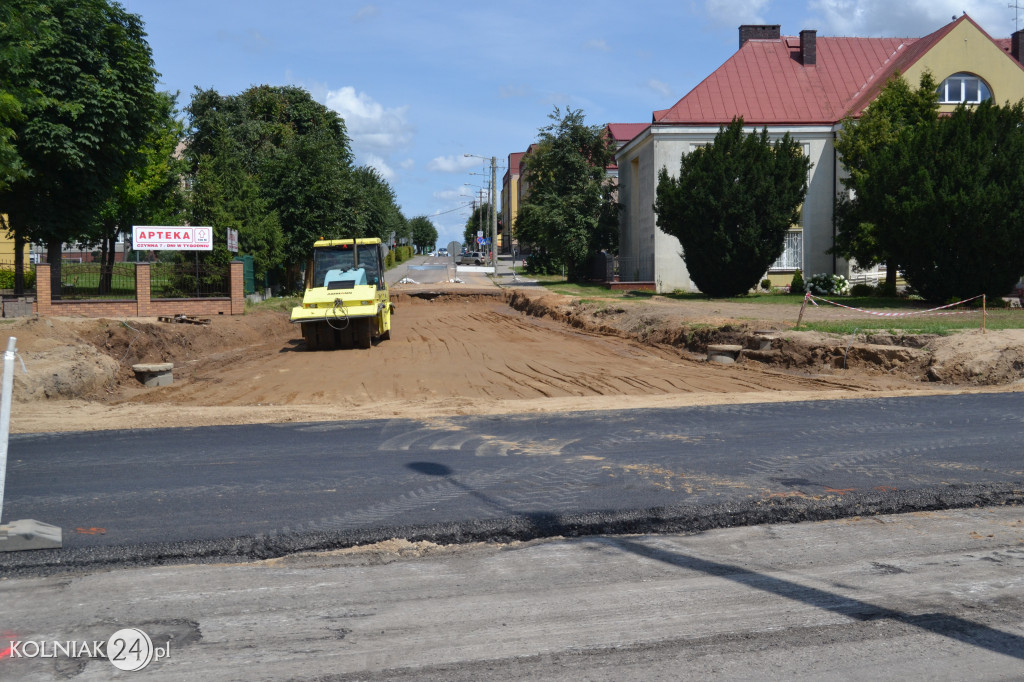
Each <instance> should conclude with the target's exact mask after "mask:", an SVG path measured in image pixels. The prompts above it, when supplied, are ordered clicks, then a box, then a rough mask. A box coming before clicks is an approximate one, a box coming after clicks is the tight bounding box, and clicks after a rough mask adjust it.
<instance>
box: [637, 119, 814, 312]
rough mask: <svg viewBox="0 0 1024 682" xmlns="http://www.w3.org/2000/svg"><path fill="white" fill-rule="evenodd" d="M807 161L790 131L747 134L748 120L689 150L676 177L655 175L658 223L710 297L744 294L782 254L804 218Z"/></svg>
mask: <svg viewBox="0 0 1024 682" xmlns="http://www.w3.org/2000/svg"><path fill="white" fill-rule="evenodd" d="M810 167H811V164H810V161H809V160H808V159H807V158H806V157H805V156H804V155H803V152H802V150H801V147H800V145H799V144H798V143H797V142H795V141H794V140H792V139H791V138H790V137H789V134H788V133H787V134H786V135H784V136H783V137H782V139H780V140H778V141H777V142H775V143H774V144H772V143H771V142H770V141H769V139H768V131H767V129H764V130H762V131H761V132H760V133H757V132H754V133H750V134H749V135H748V134H745V133H744V132H743V119H742V118H735V119H733V121H732V123H730V124H729V125H728V126H727V127H722V128H721V129H720V130H719V132H718V134H717V135H716V136H715V139H714V142H713V143H712V144H710V145H708V146H706V147H699V148H697V149H695V150H694V151H693V152H691V153H690V154H684V155H683V157H682V161H681V167H680V169H679V175H678V177H677V178H672V177H671V176H670V175H669V173H668V170H667V169H665V168H662V169H661V172H660V173H659V174H658V192H657V202H656V205H655V210H656V211H657V214H658V227H659V228H661V230H662V231H664V232H666V233H668V234H670V235H672V236H673V237H675V238H676V239H678V240H679V243H680V244H681V245H682V247H683V253H682V257H683V260H684V261H685V262H686V268H687V270H688V271H689V273H690V277H691V279H692V280H693V282H694V284H696V285H697V288H699V289H700V290H701V291H702V292H703V293H704V294H706V295H708V296H711V297H724V296H736V295H739V294H744V293H746V292H747V291H749V290H750V289H752V288H753V287H755V286H756V285H757V283H758V282H759V281H760V279H761V277H762V276H763V275H764V273H765V271H767V270H768V267H769V266H770V265H771V264H772V263H773V262H774V261H775V260H776V259H778V257H779V256H781V255H782V251H783V249H784V247H785V236H786V231H787V230H788V229H790V227H791V226H792V225H793V224H795V223H797V222H798V221H799V220H800V205H801V204H802V203H803V200H804V195H805V194H806V193H807V173H808V171H809V170H810Z"/></svg>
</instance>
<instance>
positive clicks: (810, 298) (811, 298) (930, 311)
mask: <svg viewBox="0 0 1024 682" xmlns="http://www.w3.org/2000/svg"><path fill="white" fill-rule="evenodd" d="M983 295H984V294H981V295H978V296H975V297H973V298H968V299H965V300H963V301H957V302H956V303H949V304H946V305H943V306H939V307H938V308H929V309H928V310H912V311H909V312H905V313H880V312H878V311H877V310H865V309H863V308H854V307H852V306H848V305H843V304H842V303H836V302H835V301H830V300H828V299H827V298H821V297H820V296H815V295H813V294H811V293H808V294H806V295H805V296H804V298H806V299H807V300H808V301H810V302H811V304H812V305H815V306H817V305H818V304H817V303H815V299H817V300H819V301H824V302H825V303H830V304H832V305H834V306H836V307H837V308H846V309H847V310H855V311H857V312H858V313H866V314H868V315H878V316H879V317H909V316H911V315H928V314H933V315H966V314H969V313H976V312H980V311H977V310H954V311H952V312H944V313H943V312H937V311H940V310H945V309H946V308H953V307H955V306H958V305H963V304H964V303H969V302H971V301H973V300H975V299H979V298H981V297H982V296H983Z"/></svg>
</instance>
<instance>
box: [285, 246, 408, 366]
mask: <svg viewBox="0 0 1024 682" xmlns="http://www.w3.org/2000/svg"><path fill="white" fill-rule="evenodd" d="M384 254H385V246H384V245H383V244H382V243H381V241H380V239H376V238H365V239H331V240H322V241H318V242H316V243H314V244H313V257H312V259H310V262H309V264H308V265H307V266H306V293H305V294H304V295H303V297H302V305H300V306H296V307H294V308H292V314H291V321H292V322H294V323H297V324H301V325H302V338H303V339H305V340H306V349H307V350H329V349H334V348H342V347H348V348H352V347H355V348H370V347H371V346H372V345H373V340H374V339H375V338H379V339H390V338H391V314H392V313H393V312H394V310H395V309H394V304H392V303H391V299H390V296H389V294H388V285H387V282H385V281H384Z"/></svg>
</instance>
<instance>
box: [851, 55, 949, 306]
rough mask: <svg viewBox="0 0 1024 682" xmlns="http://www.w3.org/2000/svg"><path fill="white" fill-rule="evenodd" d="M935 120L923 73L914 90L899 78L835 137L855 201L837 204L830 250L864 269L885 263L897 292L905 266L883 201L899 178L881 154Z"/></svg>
mask: <svg viewBox="0 0 1024 682" xmlns="http://www.w3.org/2000/svg"><path fill="white" fill-rule="evenodd" d="M937 117H938V95H937V94H936V86H935V80H934V79H933V78H932V77H931V75H930V74H929V73H927V72H926V73H924V74H923V75H922V76H921V80H920V82H919V85H918V88H917V89H916V90H913V89H911V87H910V86H909V84H908V83H907V82H906V80H905V79H904V78H903V77H902V76H900V75H899V74H896V75H895V76H894V77H893V78H892V79H890V80H889V82H888V83H886V85H885V87H884V88H882V91H881V92H880V93H879V95H878V97H877V98H876V99H875V101H874V102H872V103H871V105H870V106H869V107H868V108H867V110H866V111H865V112H864V113H863V114H862V115H861V117H860V118H859V119H853V118H848V119H846V120H845V121H844V122H843V128H842V130H841V131H840V133H839V135H838V136H837V138H836V143H835V145H836V150H837V151H838V152H839V154H840V155H841V157H842V162H843V166H844V167H845V168H846V171H847V173H848V176H847V177H845V178H843V179H842V183H843V186H845V187H846V188H847V189H848V190H851V193H852V198H851V196H849V195H847V196H845V197H842V198H841V199H840V201H839V204H838V206H837V210H836V242H835V246H834V247H833V249H832V251H833V252H834V253H836V254H838V255H840V256H842V257H844V258H848V259H849V258H852V259H854V260H856V262H857V265H858V266H860V267H864V268H867V267H872V266H874V265H877V264H880V263H885V264H886V288H887V289H888V290H889V291H891V292H895V290H896V275H897V271H898V270H899V269H900V267H901V264H900V263H899V262H898V261H897V260H896V259H895V258H894V252H893V248H894V245H893V238H894V234H895V231H896V230H897V229H898V228H899V227H900V226H899V224H898V222H897V220H896V219H895V217H894V216H893V215H892V214H891V213H890V212H889V211H888V210H887V209H886V208H885V202H884V201H883V200H882V197H884V196H886V195H887V193H888V192H889V191H890V189H891V187H892V184H891V183H892V182H893V180H894V179H895V180H897V181H899V178H898V177H896V178H894V176H893V172H892V171H893V168H892V167H891V166H890V165H888V162H887V160H886V158H887V155H886V154H885V153H883V151H882V150H884V149H885V148H887V147H888V146H890V145H893V144H897V143H898V142H899V141H900V140H901V139H902V138H904V137H905V136H907V135H911V134H913V133H914V131H915V130H916V129H919V128H921V127H930V126H933V125H934V123H935V121H936V119H937Z"/></svg>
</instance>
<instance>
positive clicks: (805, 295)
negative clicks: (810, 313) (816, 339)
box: [795, 292, 811, 329]
mask: <svg viewBox="0 0 1024 682" xmlns="http://www.w3.org/2000/svg"><path fill="white" fill-rule="evenodd" d="M810 295H811V294H810V293H809V292H808V293H806V294H804V302H803V304H802V305H801V306H800V315H799V316H797V318H796V327H795V328H796V329H800V321H801V320H803V319H804V310H806V309H807V297H808V296H810Z"/></svg>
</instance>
